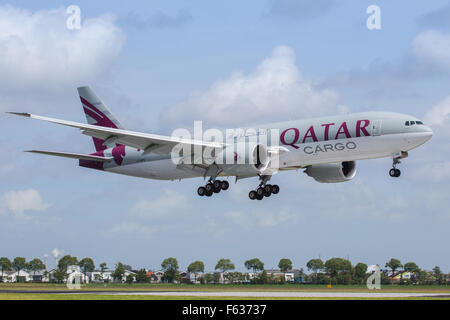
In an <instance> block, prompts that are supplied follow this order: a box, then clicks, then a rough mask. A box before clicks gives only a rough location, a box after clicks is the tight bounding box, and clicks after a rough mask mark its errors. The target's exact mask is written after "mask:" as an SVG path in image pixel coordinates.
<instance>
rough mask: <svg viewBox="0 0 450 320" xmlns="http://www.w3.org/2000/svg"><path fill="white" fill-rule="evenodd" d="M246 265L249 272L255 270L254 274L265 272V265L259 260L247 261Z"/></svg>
mask: <svg viewBox="0 0 450 320" xmlns="http://www.w3.org/2000/svg"><path fill="white" fill-rule="evenodd" d="M244 265H245V267H246V268H247V270H253V273H256V272H257V271H263V270H264V263H263V262H262V261H261V260H259V259H258V258H253V259H250V260H247V261H245V263H244Z"/></svg>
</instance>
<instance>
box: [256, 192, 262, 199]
mask: <svg viewBox="0 0 450 320" xmlns="http://www.w3.org/2000/svg"><path fill="white" fill-rule="evenodd" d="M263 198H264V195H258V193H256V200H262V199H263Z"/></svg>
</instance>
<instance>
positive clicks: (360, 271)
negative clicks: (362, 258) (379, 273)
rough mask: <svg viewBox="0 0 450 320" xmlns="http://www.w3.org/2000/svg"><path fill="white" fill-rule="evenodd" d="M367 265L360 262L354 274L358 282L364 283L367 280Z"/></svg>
mask: <svg viewBox="0 0 450 320" xmlns="http://www.w3.org/2000/svg"><path fill="white" fill-rule="evenodd" d="M366 272H367V264H365V263H362V262H359V263H357V264H356V266H355V268H354V270H353V274H354V278H355V280H356V281H358V282H359V283H362V282H363V281H364V280H365V278H366Z"/></svg>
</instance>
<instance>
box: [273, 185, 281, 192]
mask: <svg viewBox="0 0 450 320" xmlns="http://www.w3.org/2000/svg"><path fill="white" fill-rule="evenodd" d="M278 192H280V187H279V186H278V185H277V184H274V185H273V186H272V193H273V194H277V193H278Z"/></svg>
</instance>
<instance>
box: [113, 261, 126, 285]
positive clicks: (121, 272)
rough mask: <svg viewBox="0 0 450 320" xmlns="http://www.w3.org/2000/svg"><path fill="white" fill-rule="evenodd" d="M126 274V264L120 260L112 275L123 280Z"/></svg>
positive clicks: (115, 278)
mask: <svg viewBox="0 0 450 320" xmlns="http://www.w3.org/2000/svg"><path fill="white" fill-rule="evenodd" d="M124 274H125V266H124V265H123V263H122V262H118V263H117V264H116V269H114V272H113V273H112V277H113V279H114V280H120V281H122V279H123V275H124Z"/></svg>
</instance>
